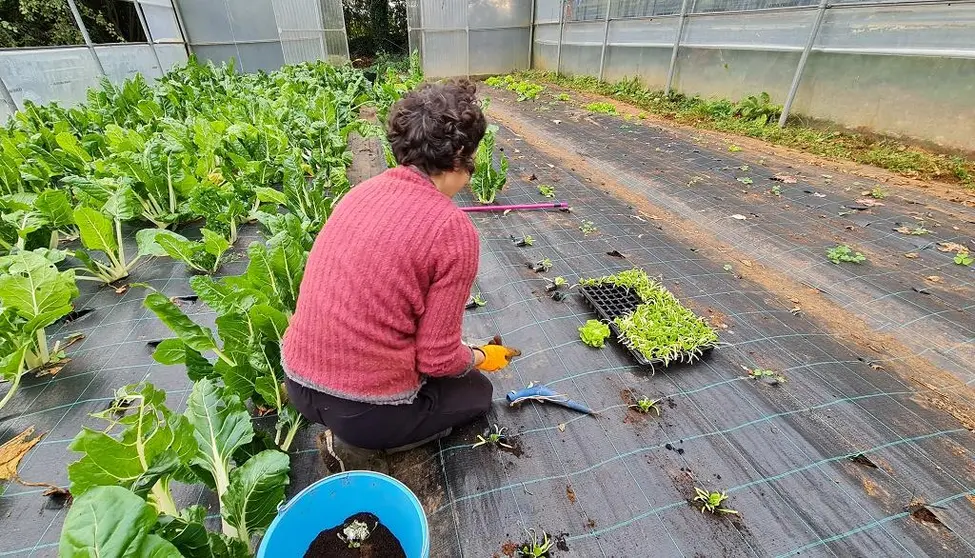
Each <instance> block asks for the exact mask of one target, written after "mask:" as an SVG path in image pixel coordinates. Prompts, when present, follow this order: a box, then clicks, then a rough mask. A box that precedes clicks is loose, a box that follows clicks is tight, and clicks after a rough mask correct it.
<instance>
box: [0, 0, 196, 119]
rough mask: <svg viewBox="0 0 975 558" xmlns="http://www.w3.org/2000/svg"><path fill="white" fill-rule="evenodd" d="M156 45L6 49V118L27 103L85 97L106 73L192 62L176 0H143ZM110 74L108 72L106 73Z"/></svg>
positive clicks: (0, 71)
mask: <svg viewBox="0 0 975 558" xmlns="http://www.w3.org/2000/svg"><path fill="white" fill-rule="evenodd" d="M137 4H138V7H139V8H141V11H142V14H143V15H144V17H145V25H146V27H147V28H148V32H149V33H148V35H149V37H150V39H149V40H150V41H151V42H150V43H119V44H106V45H92V46H91V48H89V47H88V46H87V45H79V46H64V47H50V48H23V49H0V122H4V121H6V119H7V118H8V117H9V116H10V115H11V114H13V113H14V112H15V111H16V110H18V109H20V108H23V106H24V101H32V102H35V103H47V102H51V101H58V102H60V103H62V104H64V105H71V104H75V103H78V102H80V101H83V100H84V99H85V93H86V91H87V89H88V88H89V87H92V86H94V85H97V84H98V81H99V80H100V79H101V78H102V77H103V76H104V77H107V78H108V79H110V80H111V81H112V82H114V83H121V82H122V81H124V80H125V79H128V78H131V77H133V76H134V75H135V74H136V73H141V74H142V75H143V76H145V77H146V78H147V79H152V78H154V77H157V76H160V75H162V74H163V73H164V72H166V71H167V70H169V68H171V67H173V66H174V65H176V64H181V63H183V62H186V46H185V45H184V44H183V35H182V34H181V33H180V26H179V20H178V17H177V14H176V11H175V10H174V8H173V5H172V4H171V3H170V0H139V2H138V3H137ZM103 72H104V73H103Z"/></svg>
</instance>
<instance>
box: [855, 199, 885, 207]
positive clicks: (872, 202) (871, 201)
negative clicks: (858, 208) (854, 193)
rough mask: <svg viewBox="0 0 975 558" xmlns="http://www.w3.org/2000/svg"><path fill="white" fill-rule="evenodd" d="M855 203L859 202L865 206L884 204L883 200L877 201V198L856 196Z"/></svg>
mask: <svg viewBox="0 0 975 558" xmlns="http://www.w3.org/2000/svg"><path fill="white" fill-rule="evenodd" d="M857 203H858V204H860V205H865V206H867V207H875V206H878V205H884V203H883V202H879V201H877V200H874V199H870V198H857Z"/></svg>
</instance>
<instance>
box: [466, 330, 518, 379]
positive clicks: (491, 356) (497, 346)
mask: <svg viewBox="0 0 975 558" xmlns="http://www.w3.org/2000/svg"><path fill="white" fill-rule="evenodd" d="M477 350H479V351H481V352H482V353H484V360H483V361H482V362H481V363H480V364H478V365H477V369H478V370H481V371H484V372H497V371H498V370H501V369H502V368H504V367H506V366H508V364H510V363H511V359H512V358H514V357H516V356H521V351H519V350H518V349H514V348H512V347H505V346H504V345H502V344H501V337H500V336H495V337H494V339H493V340H492V341H491V342H490V343H488V344H487V345H484V346H482V347H478V348H477Z"/></svg>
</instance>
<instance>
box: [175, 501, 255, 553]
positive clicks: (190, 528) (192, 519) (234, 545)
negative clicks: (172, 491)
mask: <svg viewBox="0 0 975 558" xmlns="http://www.w3.org/2000/svg"><path fill="white" fill-rule="evenodd" d="M206 515H207V510H206V508H204V507H203V506H190V507H189V508H186V509H184V510H182V511H180V515H179V517H170V516H163V517H160V518H159V525H158V529H157V531H156V532H157V533H158V534H159V536H161V537H163V538H164V539H166V540H168V541H169V542H171V543H173V546H175V547H176V548H177V549H178V550H179V551H180V553H181V554H182V555H183V556H184V557H185V558H248V557H250V556H251V553H250V551H249V550H248V548H247V545H246V544H244V542H243V541H241V540H239V539H231V538H228V537H226V536H224V535H222V534H220V533H213V532H211V531H207V528H206V525H205V521H206Z"/></svg>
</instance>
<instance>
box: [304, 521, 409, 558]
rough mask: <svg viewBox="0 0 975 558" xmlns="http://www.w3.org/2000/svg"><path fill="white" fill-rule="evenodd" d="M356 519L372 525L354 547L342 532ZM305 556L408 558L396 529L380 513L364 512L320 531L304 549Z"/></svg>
mask: <svg viewBox="0 0 975 558" xmlns="http://www.w3.org/2000/svg"><path fill="white" fill-rule="evenodd" d="M354 521H361V522H363V523H365V524H366V525H368V526H369V528H370V533H369V537H368V538H367V539H365V540H363V541H362V542H361V544H360V545H359V547H358V548H351V547H350V546H349V543H347V542H346V541H345V540H343V539H342V537H340V536H339V535H342V534H343V530H344V529H345V528H346V527H347V526H349V525H350V524H352V522H354ZM305 558H406V552H404V551H403V547H402V545H400V543H399V541H398V540H397V539H396V537H395V536H394V535H393V533H392V532H391V531H390V530H389V529H387V528H386V526H385V525H383V524H382V523H380V522H379V518H378V517H376V516H375V515H373V514H371V513H367V512H361V513H357V514H355V515H352V516H349V517H348V518H346V520H345V521H343V522H342V523H341V524H339V525H336V526H335V527H332V528H331V529H326V530H324V531H322V532H321V533H319V534H318V536H317V537H315V540H314V541H312V543H311V546H309V547H308V551H307V552H305Z"/></svg>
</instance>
